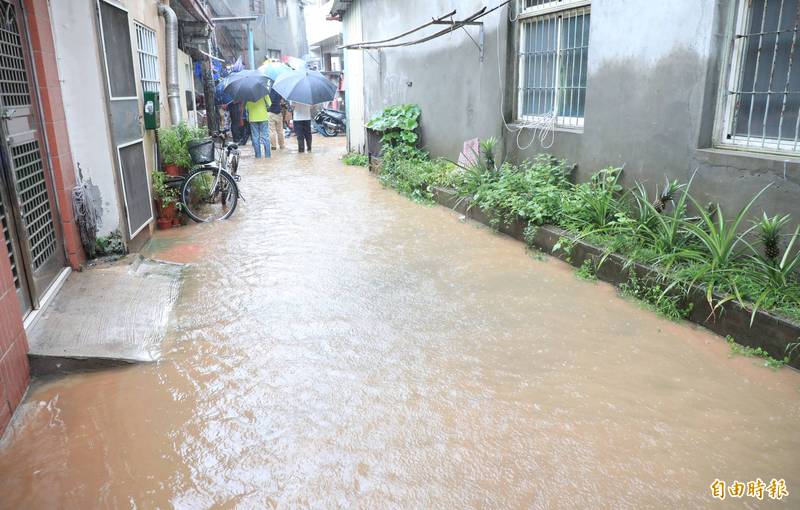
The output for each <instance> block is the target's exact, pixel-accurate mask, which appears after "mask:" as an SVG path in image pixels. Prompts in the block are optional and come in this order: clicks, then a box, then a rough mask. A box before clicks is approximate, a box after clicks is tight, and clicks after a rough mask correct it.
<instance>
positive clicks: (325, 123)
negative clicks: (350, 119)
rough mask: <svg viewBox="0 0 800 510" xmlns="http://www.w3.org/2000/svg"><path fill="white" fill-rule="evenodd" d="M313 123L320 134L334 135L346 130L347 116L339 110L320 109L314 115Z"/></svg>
mask: <svg viewBox="0 0 800 510" xmlns="http://www.w3.org/2000/svg"><path fill="white" fill-rule="evenodd" d="M314 123H315V124H316V125H317V131H319V133H320V134H321V135H322V136H336V135H338V134H339V133H346V132H347V117H346V115H345V113H344V112H340V111H339V110H331V109H330V108H323V109H321V110H320V111H319V112H318V113H317V115H316V116H315V117H314Z"/></svg>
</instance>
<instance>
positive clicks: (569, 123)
mask: <svg viewBox="0 0 800 510" xmlns="http://www.w3.org/2000/svg"><path fill="white" fill-rule="evenodd" d="M518 2H519V3H518V11H517V13H518V14H517V17H516V19H517V21H518V22H517V30H516V37H515V39H516V44H517V51H516V58H517V65H516V72H517V77H516V78H517V79H516V87H517V93H516V100H515V101H516V104H515V105H514V118H515V122H517V123H520V124H524V123H526V122H544V121H548V120H549V119H550V117H549V116H545V115H523V113H522V108H523V104H524V102H523V98H522V94H523V88H524V87H523V86H522V83H521V80H523V79H524V75H525V64H524V61H523V58H522V46H523V43H524V41H523V36H524V31H525V24H526V23H528V22H531V21H533V20H535V19H536V18H544V17H548V16H558V15H560V14H568V13H570V12H572V11H578V10H581V9H583V10H584V11H585V12H584V15H586V14H588V15H591V12H592V11H591V4H592V2H591V0H550V1H549V2H547V3H545V4H542V5H538V6H535V7H529V8H527V9H526V8H525V7H524V5H525V0H518ZM590 23H591V21H590ZM561 24H562V21H561V20H559V21H558V26H557V30H558V33H557V35H556V49H555V55H556V63H555V66H556V76H555V80H554V83H556V84H557V83H558V71H559V62H560V60H559V59H560V58H561V55H560V53H561ZM590 37H591V26H590ZM590 40H591V39H590ZM588 44H589V43H588V42H587V48H588ZM587 60H588V52H587ZM586 88H587V90H588V69H587V87H586ZM558 91H559V88H558V87H557V86H556V85H554V88H553V94H554V96H555V98H556V99H555V100H556V101H557V98H558V93H559V92H558ZM584 109H585V104H584ZM556 111H557V110H556ZM584 119H585V110H584V116H582V117H568V116H558V115H557V116H555V129H558V130H560V131H578V132H582V131H583V127H584Z"/></svg>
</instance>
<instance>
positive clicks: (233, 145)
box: [228, 142, 239, 149]
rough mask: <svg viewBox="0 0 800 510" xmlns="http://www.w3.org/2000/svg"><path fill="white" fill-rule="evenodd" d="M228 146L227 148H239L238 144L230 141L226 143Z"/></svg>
mask: <svg viewBox="0 0 800 510" xmlns="http://www.w3.org/2000/svg"><path fill="white" fill-rule="evenodd" d="M228 148H229V149H238V148H239V144H238V143H233V142H230V143H228Z"/></svg>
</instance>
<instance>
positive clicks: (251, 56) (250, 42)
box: [247, 23, 256, 69]
mask: <svg viewBox="0 0 800 510" xmlns="http://www.w3.org/2000/svg"><path fill="white" fill-rule="evenodd" d="M247 60H249V61H250V69H255V68H256V53H255V49H254V48H253V27H252V26H251V25H250V23H248V24H247Z"/></svg>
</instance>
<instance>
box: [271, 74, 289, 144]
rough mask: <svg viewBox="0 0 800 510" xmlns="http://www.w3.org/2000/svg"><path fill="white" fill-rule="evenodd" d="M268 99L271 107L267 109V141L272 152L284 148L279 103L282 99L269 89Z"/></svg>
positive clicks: (281, 113)
mask: <svg viewBox="0 0 800 510" xmlns="http://www.w3.org/2000/svg"><path fill="white" fill-rule="evenodd" d="M269 99H270V101H271V103H272V104H271V105H270V107H269V140H270V144H271V145H272V150H275V149H277V148H279V147H280V148H281V150H283V149H285V148H286V140H285V139H284V137H283V111H282V108H281V102H282V101H283V98H282V97H281V95H280V94H278V92H277V91H276V90H275V89H270V91H269Z"/></svg>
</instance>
